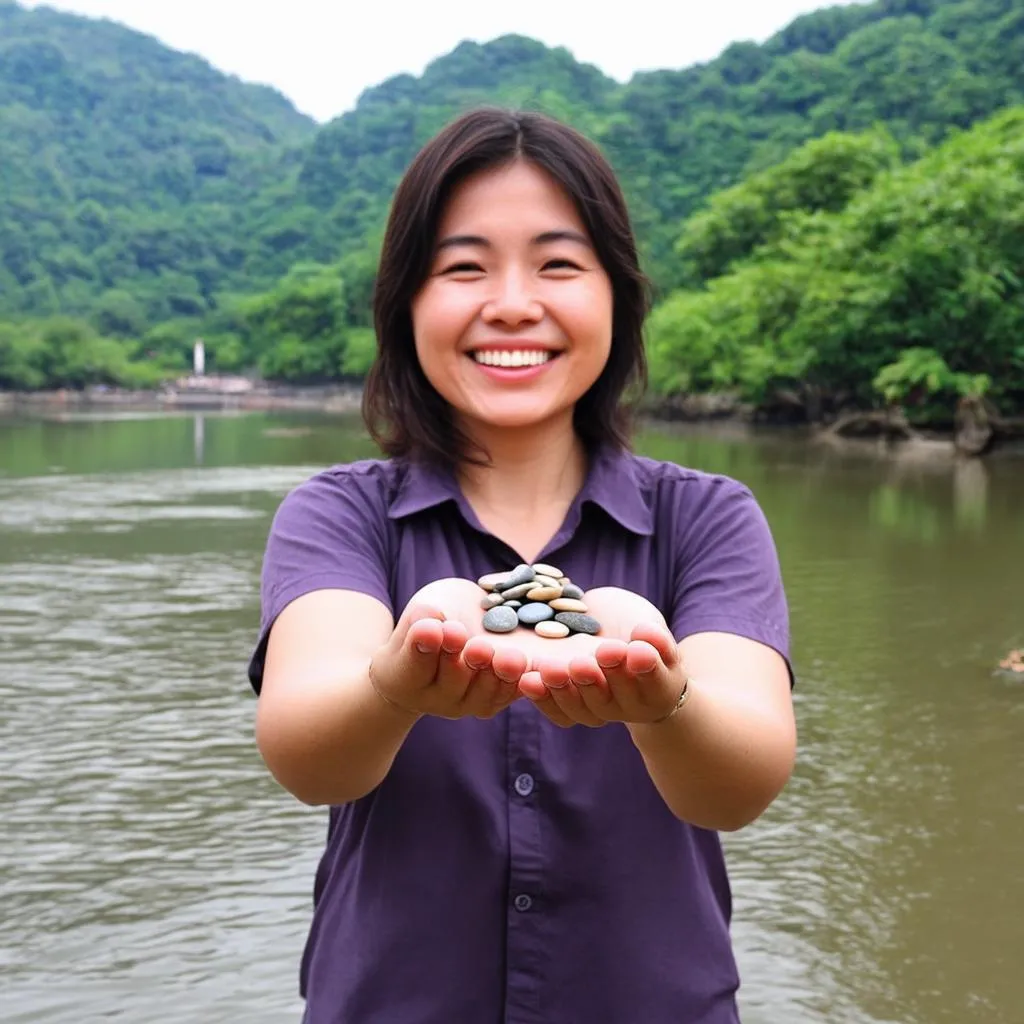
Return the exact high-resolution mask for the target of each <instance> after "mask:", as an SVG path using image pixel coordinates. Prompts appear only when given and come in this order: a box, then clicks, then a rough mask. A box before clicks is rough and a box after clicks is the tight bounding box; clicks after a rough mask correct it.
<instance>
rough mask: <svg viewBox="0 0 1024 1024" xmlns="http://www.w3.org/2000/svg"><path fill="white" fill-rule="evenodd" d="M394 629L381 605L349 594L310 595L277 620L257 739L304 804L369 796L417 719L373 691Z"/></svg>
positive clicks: (273, 769)
mask: <svg viewBox="0 0 1024 1024" xmlns="http://www.w3.org/2000/svg"><path fill="white" fill-rule="evenodd" d="M392 627H393V623H392V619H391V613H390V611H388V609H387V608H386V607H385V606H384V605H383V604H381V603H380V602H379V601H377V600H376V599H375V598H372V597H367V596H366V595H365V594H358V593H355V592H353V591H343V590H317V591H313V592H311V593H309V594H305V595H303V596H302V597H300V598H298V599H296V600H295V601H293V602H292V603H291V604H289V605H288V606H287V607H286V608H285V609H284V611H283V612H282V613H281V614H280V615H279V616H278V618H277V620H276V622H275V623H274V626H273V628H272V629H271V631H270V638H269V641H268V644H267V656H266V664H265V668H264V672H263V686H262V690H261V692H260V698H259V703H258V705H257V711H256V742H257V745H258V747H259V750H260V753H261V754H262V756H263V759H264V761H265V762H266V764H267V767H268V768H269V769H270V772H271V774H272V775H273V776H274V778H276V779H277V781H278V782H279V783H280V784H281V785H282V786H284V788H285V789H287V790H288V791H289V792H290V793H292V794H294V795H295V796H296V797H298V798H299V799H300V800H302V801H303V802H304V803H308V804H314V805H316V804H340V803H347V802H348V801H350V800H355V799H357V798H359V797H361V796H364V795H365V794H367V793H369V792H370V791H371V790H372V789H374V788H375V787H376V786H377V785H379V784H380V782H381V781H382V780H383V778H384V776H385V775H386V774H387V771H388V769H389V768H390V767H391V762H392V761H393V760H394V758H395V755H396V754H397V753H398V751H399V748H400V747H401V745H402V743H403V742H404V740H405V737H406V736H407V735H408V734H409V730H410V729H411V728H412V726H413V725H414V724H415V722H416V720H417V718H418V717H419V716H418V715H415V714H412V713H410V712H407V711H404V710H402V709H400V708H396V707H394V706H391V705H389V704H388V703H387V702H386V701H384V700H382V699H381V698H380V697H379V696H378V695H377V693H375V692H374V689H373V687H372V686H371V684H370V679H369V666H370V661H371V659H372V657H373V655H374V654H375V653H376V651H377V650H379V649H380V648H381V647H382V646H383V645H384V644H386V643H387V641H388V639H389V637H390V636H391V634H392Z"/></svg>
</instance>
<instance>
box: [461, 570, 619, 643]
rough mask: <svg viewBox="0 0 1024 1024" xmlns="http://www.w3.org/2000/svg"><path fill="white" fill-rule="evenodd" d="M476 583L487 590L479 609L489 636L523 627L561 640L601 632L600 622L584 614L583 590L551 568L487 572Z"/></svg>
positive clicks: (560, 572) (540, 634)
mask: <svg viewBox="0 0 1024 1024" xmlns="http://www.w3.org/2000/svg"><path fill="white" fill-rule="evenodd" d="M477 584H478V585H479V586H480V587H481V588H482V589H483V590H485V591H487V593H486V595H485V596H484V598H483V600H482V601H481V602H480V606H481V607H482V608H483V609H484V617H483V626H484V629H486V630H487V631H488V632H489V633H512V632H514V631H515V630H516V629H517V628H518V627H519V626H525V627H527V628H531V627H532V628H533V630H534V632H535V633H537V634H538V635H539V636H543V637H548V638H550V639H561V638H563V637H567V636H571V635H572V634H573V633H588V634H590V635H591V636H596V635H597V634H598V633H600V631H601V623H600V622H598V621H597V619H595V618H594V617H593V616H592V615H587V614H586V612H587V604H586V602H585V601H584V600H583V588H582V587H579V586H577V585H576V584H575V583H573V582H572V581H571V580H570V579H569V577H568V576H564V575H562V570H561V569H558V568H556V567H555V566H553V565H547V564H545V563H544V562H537V563H535V564H534V565H527V564H526V563H523V564H522V565H517V566H516V567H515V568H514V569H513V570H512V571H511V572H491V573H487V575H485V576H481V577H480V578H479V579H478V580H477Z"/></svg>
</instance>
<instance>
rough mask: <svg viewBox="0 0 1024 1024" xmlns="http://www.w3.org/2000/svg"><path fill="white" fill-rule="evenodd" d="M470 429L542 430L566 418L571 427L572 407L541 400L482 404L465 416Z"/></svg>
mask: <svg viewBox="0 0 1024 1024" xmlns="http://www.w3.org/2000/svg"><path fill="white" fill-rule="evenodd" d="M465 419H466V420H467V422H468V424H469V425H470V429H472V428H473V427H474V426H475V427H477V428H479V429H483V430H487V431H492V430H523V431H527V430H540V429H542V428H545V427H550V426H552V425H553V424H557V423H559V422H560V421H562V420H564V421H565V423H566V424H567V425H568V426H569V427H570V428H571V425H572V409H571V408H569V409H560V408H558V407H556V406H553V405H551V404H549V403H546V402H544V403H540V402H492V403H488V404H486V405H483V404H482V405H481V406H480V407H478V408H475V409H473V410H472V412H471V413H470V414H468V415H467V416H465Z"/></svg>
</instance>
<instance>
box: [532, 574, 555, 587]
mask: <svg viewBox="0 0 1024 1024" xmlns="http://www.w3.org/2000/svg"><path fill="white" fill-rule="evenodd" d="M533 582H534V583H535V584H536V585H537V586H538V587H560V586H561V585H562V584H561V583H559V582H558V580H556V579H555V578H554V577H553V576H541V575H540V574H539V573H538V574H537V575H536V576H534V577H533Z"/></svg>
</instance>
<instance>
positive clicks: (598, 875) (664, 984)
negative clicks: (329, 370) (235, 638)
mask: <svg viewBox="0 0 1024 1024" xmlns="http://www.w3.org/2000/svg"><path fill="white" fill-rule="evenodd" d="M538 560H540V561H545V562H549V563H554V564H555V565H556V566H558V567H559V568H561V569H562V571H563V572H564V573H565V574H567V575H568V576H571V577H572V579H573V581H574V582H576V583H577V584H579V585H580V586H582V587H583V588H584V589H590V588H593V587H601V586H618V587H624V588H626V589H629V590H632V591H635V592H636V593H639V594H642V595H643V596H644V597H646V598H647V599H648V600H650V601H651V602H652V603H653V604H654V605H655V606H656V607H658V608H659V609H661V611H662V612H663V614H664V615H665V618H666V620H667V622H668V624H669V626H670V627H671V629H672V631H673V633H674V635H675V636H676V637H677V638H678V639H682V638H683V637H685V636H687V635H690V634H693V633H699V632H703V631H708V630H713V631H723V632H729V633H736V634H740V635H742V636H746V637H750V638H752V639H754V640H757V641H760V642H761V643H764V644H767V645H768V646H770V647H773V648H774V649H775V650H777V651H779V652H780V653H781V654H782V655H783V656H784V657H787V658H788V617H787V609H786V601H785V597H784V594H783V589H782V583H781V579H780V573H779V566H778V560H777V557H776V552H775V547H774V544H773V541H772V537H771V534H770V532H769V529H768V526H767V524H766V521H765V518H764V516H763V514H762V512H761V510H760V508H759V507H758V505H757V503H756V501H755V500H754V498H753V496H752V495H751V493H750V492H749V491H748V490H747V488H745V487H744V486H743V485H741V484H739V483H737V482H736V481H734V480H731V479H729V478H727V477H721V476H713V475H709V474H705V473H700V472H696V471H694V470H690V469H684V468H682V467H680V466H677V465H674V464H672V463H664V462H656V461H653V460H650V459H645V458H640V457H637V456H633V455H630V454H625V453H623V454H620V453H615V452H611V451H604V452H602V453H600V454H599V455H598V456H597V457H596V458H595V459H594V461H593V462H592V465H591V468H590V471H589V473H588V477H587V480H586V482H585V484H584V487H583V489H582V490H581V492H580V493H579V495H578V496H577V498H576V500H575V501H574V502H573V504H572V506H571V508H570V509H569V512H568V514H567V516H566V518H565V522H564V523H563V524H562V527H561V529H559V531H558V533H557V534H556V535H555V536H554V537H553V538H552V539H551V541H550V543H549V544H548V545H547V547H546V548H545V549H544V551H543V552H542V553H541V555H540V557H539V559H538ZM521 561H522V559H521V558H520V556H519V554H517V553H516V552H515V551H513V550H512V549H511V548H510V547H508V546H507V545H506V544H504V543H503V542H502V541H500V540H498V539H497V538H495V537H494V536H493V535H491V534H490V533H488V531H487V530H486V529H485V528H484V527H483V526H482V525H481V524H480V521H479V520H478V519H477V517H476V516H475V515H474V513H473V510H472V509H471V508H470V506H469V504H468V503H467V502H466V500H465V498H464V496H463V495H462V493H461V492H460V490H459V487H458V485H457V483H456V481H455V479H454V477H453V476H452V475H451V474H449V473H445V472H443V471H440V470H437V469H433V468H427V467H426V466H423V465H417V464H408V463H405V462H403V461H397V460H395V461H365V462H359V463H355V464H352V465H346V466H338V467H335V468H334V469H330V470H328V471H326V472H324V473H321V474H319V475H318V476H316V477H314V478H313V479H311V480H309V481H308V482H306V483H305V484H303V485H301V486H300V487H298V488H297V489H296V490H295V491H293V492H292V493H291V494H290V495H288V497H287V498H286V499H285V500H284V502H283V503H282V505H281V507H280V510H279V511H278V513H277V516H276V517H275V520H274V524H273V527H272V530H271V534H270V539H269V542H268V546H267V552H266V558H265V562H264V569H263V586H262V599H263V613H262V635H261V637H260V641H259V645H258V647H257V649H256V652H255V653H254V655H253V659H252V662H251V665H250V669H249V676H250V680H251V682H252V684H253V686H254V687H255V689H256V690H257V692H258V691H259V688H260V682H261V678H262V671H263V653H264V650H265V646H266V637H267V633H268V632H269V629H270V627H271V625H272V624H273V622H274V620H275V618H276V617H277V616H278V615H279V614H280V613H281V611H282V610H283V609H284V607H285V606H286V605H287V604H288V603H289V602H290V601H293V600H295V598H297V597H299V596H300V595H302V594H304V593H307V592H309V591H312V590H318V589H322V588H341V589H347V590H356V591H360V592H362V593H366V594H369V595H371V596H373V597H375V598H377V599H378V600H379V601H381V602H383V603H384V604H385V605H387V606H388V607H389V608H390V609H391V610H392V613H393V615H394V617H395V618H396V619H397V618H398V616H399V615H400V613H401V611H402V609H403V608H404V607H405V605H406V604H407V603H408V601H409V599H410V598H411V597H412V595H413V594H414V593H415V592H416V591H417V590H418V589H419V588H420V587H422V586H424V585H425V584H427V583H429V582H431V581H433V580H435V579H439V578H442V577H450V576H458V577H464V578H467V579H476V578H478V577H479V576H481V575H482V574H484V573H487V572H492V571H495V570H499V569H503V568H511V567H512V566H514V565H515V564H517V563H519V562H521ZM314 905H315V909H314V915H313V923H312V928H311V930H310V934H309V939H308V942H307V946H306V950H305V955H304V957H303V961H302V968H301V975H300V982H301V983H300V989H301V992H302V994H303V995H304V996H305V998H306V1018H305V1020H306V1021H307V1024H501V1022H504V1024H590V1022H593V1021H598V1022H603V1024H735V1022H736V1021H737V1020H738V1017H737V1011H736V1001H735V994H736V990H737V987H738V977H737V971H736V964H735V961H734V958H733V954H732V949H731V945H730V941H729V917H730V909H731V901H730V892H729V883H728V879H727V877H726V870H725V863H724V859H723V856H722V850H721V846H720V844H719V839H718V836H717V834H715V833H713V832H709V831H705V830H703V829H700V828H695V827H693V826H691V825H688V824H685V823H683V822H681V821H679V820H678V819H677V818H675V817H674V815H673V814H672V813H671V812H670V811H669V809H668V808H667V807H666V805H665V804H664V802H663V801H662V799H661V797H660V796H659V794H658V792H657V791H656V790H655V787H654V784H653V783H652V782H651V779H650V777H649V776H648V774H647V771H646V769H645V767H644V764H643V761H642V759H641V757H640V754H639V752H638V751H637V749H636V747H635V745H634V744H633V742H632V740H631V739H630V736H629V733H628V731H627V730H626V728H625V726H623V725H619V724H612V725H608V726H605V727H604V728H601V729H589V728H585V727H576V728H572V729H560V728H557V727H556V726H554V725H552V724H551V723H550V722H548V721H547V719H545V718H544V717H543V716H542V715H541V714H540V712H539V711H538V710H537V709H536V708H535V707H534V706H533V705H532V704H531V703H530V702H529V701H527V700H520V701H517V702H516V703H514V704H513V705H512V706H511V707H510V708H508V709H507V710H506V711H504V712H502V713H501V714H500V715H498V716H496V717H495V718H493V719H491V720H489V721H479V720H477V719H465V720H462V721H447V720H442V719H437V718H423V719H421V720H420V721H419V722H418V723H417V724H416V725H415V726H414V727H413V729H412V731H411V733H410V734H409V737H408V738H407V740H406V741H405V743H404V745H403V747H402V749H401V750H400V751H399V753H398V756H397V757H396V759H395V762H394V764H393V766H392V768H391V770H390V772H389V773H388V775H387V777H386V778H385V779H384V781H383V782H382V783H381V784H380V786H378V787H377V789H376V790H374V791H373V792H372V793H370V794H368V795H367V796H365V797H363V798H362V799H360V800H356V801H354V802H353V803H350V804H346V805H344V806H341V807H334V808H331V810H330V817H329V824H328V833H327V846H326V850H325V852H324V855H323V858H322V860H321V863H320V867H319V870H318V872H317V877H316V882H315V886H314Z"/></svg>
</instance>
